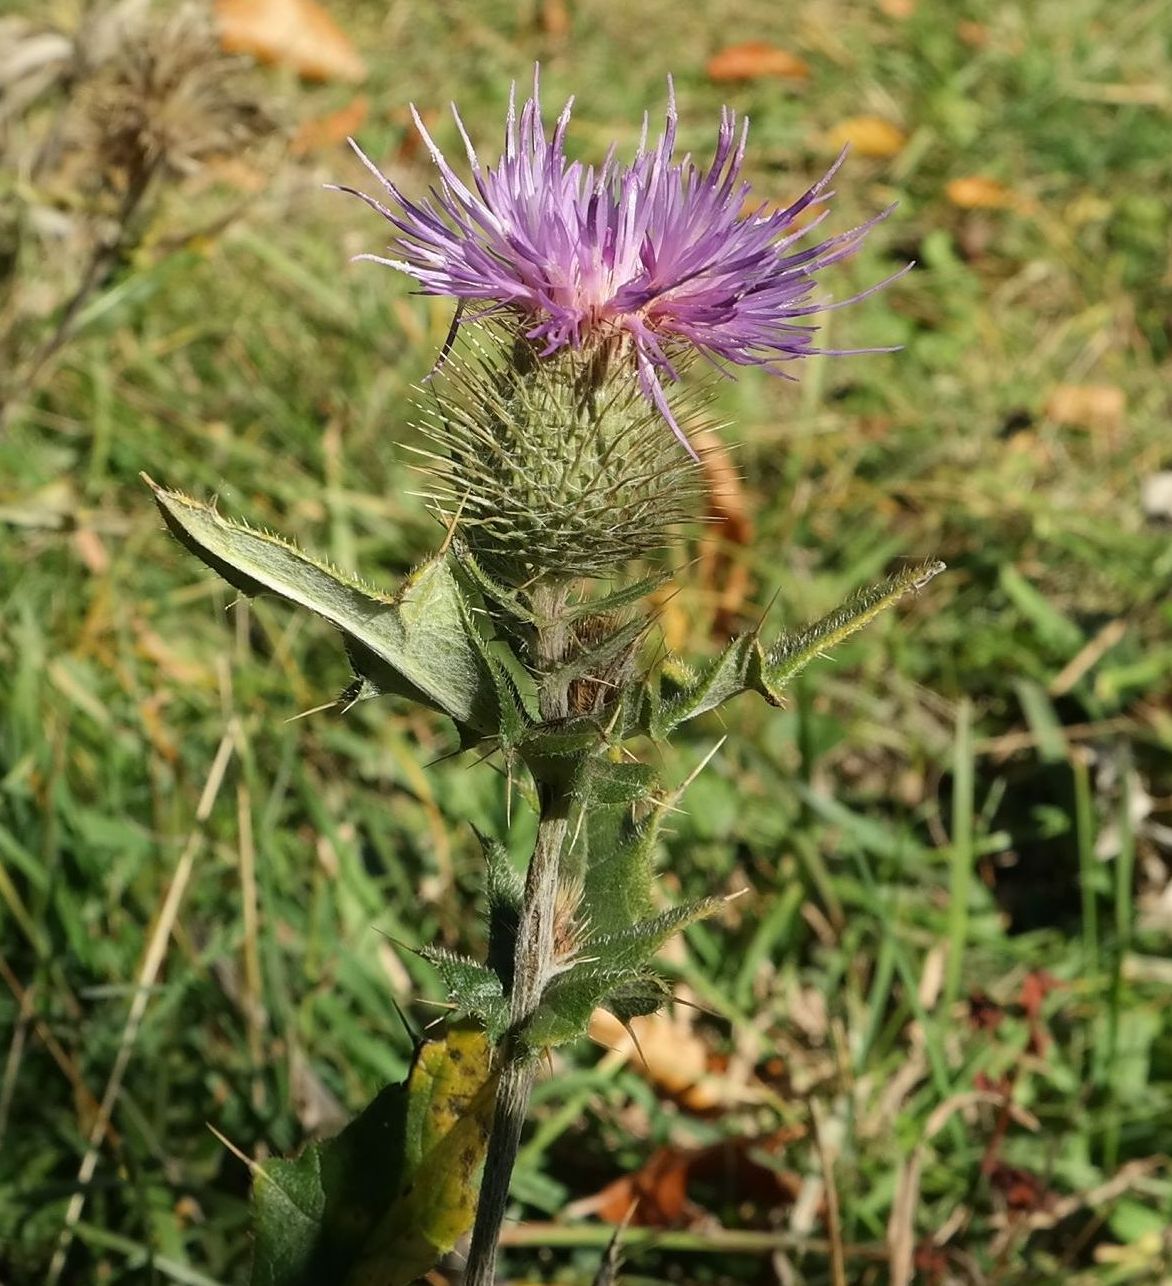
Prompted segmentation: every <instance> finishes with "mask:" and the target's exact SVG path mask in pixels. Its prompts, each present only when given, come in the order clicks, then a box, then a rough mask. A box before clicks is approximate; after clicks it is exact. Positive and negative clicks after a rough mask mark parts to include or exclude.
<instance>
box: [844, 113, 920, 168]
mask: <svg viewBox="0 0 1172 1286" xmlns="http://www.w3.org/2000/svg"><path fill="white" fill-rule="evenodd" d="M827 139H828V141H829V143H830V145H831V146H832V147H834V148H843V147H849V148H850V149H851V151H853V152H856V153H858V155H860V156H870V157H874V158H876V159H884V158H887V157H891V156H895V155H896V154H897V153H898V152H899V151H900V149H901V148H902V147H903V145H904V144H905V143H906V142H907V135H906V134H905V133H904V132H903V130H901V129H900V128H899V126H898V125H893V124H892V123H891V122H890V121H886V120H884V119H883V117H882V116H851V117H848V118H847V119H846V120H845V121H840V122H839V123H838V124H837V125H836V126H835V127H834V128H833V129H832V130H831V131H830V133H829V134H828V135H827Z"/></svg>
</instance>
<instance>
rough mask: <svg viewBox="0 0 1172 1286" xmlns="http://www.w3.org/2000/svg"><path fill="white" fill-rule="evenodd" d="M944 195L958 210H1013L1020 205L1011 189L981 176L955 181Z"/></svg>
mask: <svg viewBox="0 0 1172 1286" xmlns="http://www.w3.org/2000/svg"><path fill="white" fill-rule="evenodd" d="M944 194H945V196H947V198H948V200H949V202H950V203H951V204H952V205H954V206H956V207H957V209H958V210H1011V209H1013V208H1014V207H1015V206H1016V205H1018V204H1019V201H1018V197H1017V195H1016V193H1015V192H1014V191H1013V190H1012V189H1011V188H1008V187H1006V186H1005V184H1004V183H1001V182H999V181H998V180H997V179H990V178H987V177H985V176H984V175H981V174H974V175H971V176H970V177H968V178H960V179H953V180H952V181H951V182H950V183H949V184H948V186H947V187H946V188H945V189H944Z"/></svg>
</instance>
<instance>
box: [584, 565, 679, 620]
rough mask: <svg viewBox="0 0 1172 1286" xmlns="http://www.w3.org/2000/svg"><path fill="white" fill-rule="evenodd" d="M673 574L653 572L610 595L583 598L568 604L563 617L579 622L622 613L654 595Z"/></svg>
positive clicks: (669, 572) (667, 571) (668, 571)
mask: <svg viewBox="0 0 1172 1286" xmlns="http://www.w3.org/2000/svg"><path fill="white" fill-rule="evenodd" d="M673 574H674V573H673V572H671V571H670V570H667V569H665V570H663V571H659V572H653V573H652V574H651V575H650V576H644V577H643V578H642V579H641V580H637V581H632V582H631V584H629V585H623V586H620V587H619V588H618V589H615V590H611V592H610V593H609V594H599V595H598V596H597V597H593V598H591V597H586V598H583V599H582V600H581V601H580V602H577V603H568V604H567V605H566V607H565V608H564V609H563V615H564V617H565V619H566V620H567V621H577V620H581V618H582V617H584V616H598V615H600V614H602V613H610V612H621V611H622V610H623V609H624V608H627V607H631V606H632V605H633V604H635V603H639V602H642V601H643V599H645V598H646V597H647V595H648V594H652V593H654V592H655V591H656V590H657V589H659V587H660V586H661V585H664V584H666V583H667V582H668V581H669V580H671V578H672V575H673Z"/></svg>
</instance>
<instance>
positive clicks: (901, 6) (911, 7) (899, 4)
mask: <svg viewBox="0 0 1172 1286" xmlns="http://www.w3.org/2000/svg"><path fill="white" fill-rule="evenodd" d="M879 8H880V10H881V11H882V12H883V13H884V14H885V15H886V16H887V17H888V18H894V19H895V20H896V21H897V22H903V21H904V20H905V19H907V18H910V17H911V16H912V14H914V13H915V11H916V0H879Z"/></svg>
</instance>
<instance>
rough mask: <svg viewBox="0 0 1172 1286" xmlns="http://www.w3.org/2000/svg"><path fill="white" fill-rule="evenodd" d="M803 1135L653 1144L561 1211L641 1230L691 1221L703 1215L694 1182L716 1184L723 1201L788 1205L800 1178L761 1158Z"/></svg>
mask: <svg viewBox="0 0 1172 1286" xmlns="http://www.w3.org/2000/svg"><path fill="white" fill-rule="evenodd" d="M803 1133H804V1131H802V1130H801V1129H799V1128H797V1127H783V1128H782V1129H780V1130H776V1131H775V1132H774V1133H772V1134H767V1135H763V1136H761V1137H758V1138H746V1137H739V1138H732V1139H726V1140H725V1141H723V1142H721V1143H714V1144H712V1145H711V1146H709V1147H704V1148H681V1147H676V1146H671V1145H669V1146H667V1147H662V1148H658V1149H656V1151H655V1152H653V1153H652V1154H651V1156H650V1157H648V1159H647V1161H646V1162H645V1163H644V1164H643V1165H642V1166H640V1168H639V1169H638V1170H635V1171H634V1172H633V1173H631V1174H624V1175H621V1176H620V1177H619V1178H617V1179H615V1180H614V1181H613V1182H612V1183H608V1184H607V1185H606V1187H605V1188H602V1189H601V1190H600V1191H599V1192H596V1193H594V1194H592V1195H591V1196H588V1197H583V1198H582V1199H581V1200H579V1201H575V1202H572V1203H571V1204H570V1205H569V1206H568V1207H567V1208H566V1211H565V1214H566V1215H567V1216H568V1217H570V1218H582V1217H584V1216H586V1215H594V1216H596V1217H597V1218H599V1219H601V1220H603V1221H604V1222H605V1223H613V1224H617V1223H622V1222H623V1220H624V1219H629V1220H630V1222H631V1223H633V1224H636V1225H638V1226H641V1227H644V1228H671V1227H678V1226H680V1225H681V1224H683V1225H688V1224H693V1223H697V1222H699V1221H701V1220H703V1219H705V1218H707V1217H708V1216H707V1212H706V1211H705V1210H704V1208H703V1206H701V1205H699V1204H698V1203H697V1201H696V1200H695V1199H694V1198H693V1196H692V1193H691V1191H690V1189H691V1187H692V1185H693V1183H694V1182H695V1183H708V1184H714V1185H719V1186H720V1189H721V1198H722V1204H723V1202H725V1201H730V1202H736V1203H740V1202H744V1201H750V1202H753V1203H754V1204H756V1205H759V1206H762V1207H763V1208H765V1209H766V1210H776V1209H777V1208H778V1207H779V1206H788V1205H790V1204H792V1202H793V1200H794V1198H795V1196H796V1195H797V1192H798V1189H799V1188H800V1187H801V1178H800V1177H799V1175H798V1174H797V1173H796V1172H794V1171H792V1170H780V1169H775V1168H774V1167H773V1166H771V1165H769V1164H768V1163H767V1162H766V1161H765V1156H776V1155H777V1154H779V1153H781V1152H783V1151H784V1150H785V1148H786V1147H788V1145H789V1144H791V1143H793V1142H794V1141H795V1140H797V1139H799V1138H801V1137H802V1135H803ZM751 1153H757V1156H756V1157H755V1156H753V1155H751ZM762 1154H764V1155H762ZM759 1158H760V1159H759ZM632 1206H633V1207H634V1210H633V1213H632Z"/></svg>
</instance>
